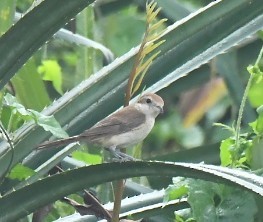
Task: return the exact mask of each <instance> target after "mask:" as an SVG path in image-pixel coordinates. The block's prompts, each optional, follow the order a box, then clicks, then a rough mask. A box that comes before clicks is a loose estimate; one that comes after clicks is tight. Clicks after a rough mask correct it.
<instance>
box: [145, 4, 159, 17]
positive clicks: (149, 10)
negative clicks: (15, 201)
mask: <svg viewBox="0 0 263 222" xmlns="http://www.w3.org/2000/svg"><path fill="white" fill-rule="evenodd" d="M156 5H157V2H154V1H151V2H150V3H149V4H148V2H147V3H146V15H148V14H152V12H153V10H154V9H155V7H156Z"/></svg>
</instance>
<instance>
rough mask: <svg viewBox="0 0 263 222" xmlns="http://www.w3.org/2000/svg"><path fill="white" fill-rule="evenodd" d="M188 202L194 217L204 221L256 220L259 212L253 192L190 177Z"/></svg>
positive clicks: (245, 221)
mask: <svg viewBox="0 0 263 222" xmlns="http://www.w3.org/2000/svg"><path fill="white" fill-rule="evenodd" d="M244 200H246V201H244ZM188 202H189V203H190V205H191V208H192V210H193V215H194V217H195V218H196V219H197V221H202V222H206V221H207V222H213V221H215V222H231V221H242V222H247V221H254V217H255V214H256V213H257V206H256V203H255V200H254V198H253V195H252V194H250V193H248V192H244V191H241V190H239V189H237V188H233V187H228V186H226V185H220V184H216V183H210V182H205V181H200V180H193V179H189V198H188Z"/></svg>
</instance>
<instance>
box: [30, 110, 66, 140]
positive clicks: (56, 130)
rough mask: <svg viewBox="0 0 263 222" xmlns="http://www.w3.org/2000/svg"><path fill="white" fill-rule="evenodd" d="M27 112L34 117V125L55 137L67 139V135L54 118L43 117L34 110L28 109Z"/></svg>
mask: <svg viewBox="0 0 263 222" xmlns="http://www.w3.org/2000/svg"><path fill="white" fill-rule="evenodd" d="M29 111H30V112H31V113H32V114H33V115H34V119H35V121H36V123H37V124H38V125H39V126H41V127H43V129H44V130H45V131H49V132H51V133H52V134H53V135H54V136H55V137H58V138H67V137H68V134H67V133H66V132H65V130H63V129H62V128H61V126H60V124H59V123H58V121H57V120H56V119H55V117H54V116H45V115H43V114H42V113H39V112H37V111H35V110H32V109H29Z"/></svg>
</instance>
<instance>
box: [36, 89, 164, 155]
mask: <svg viewBox="0 0 263 222" xmlns="http://www.w3.org/2000/svg"><path fill="white" fill-rule="evenodd" d="M163 106H164V102H163V99H162V98H161V97H160V96H158V95H156V94H153V93H146V94H145V95H142V96H141V97H140V98H139V99H138V101H137V102H136V103H134V104H131V105H129V106H126V107H124V108H122V109H120V110H119V111H117V112H116V113H113V114H112V115H110V116H108V117H106V118H105V119H103V120H101V121H100V122H98V123H97V124H96V125H94V126H93V127H91V128H89V129H87V130H85V131H84V132H83V133H81V134H80V135H77V136H72V137H69V138H66V139H61V140H57V141H51V142H45V143H42V144H40V145H39V146H38V149H42V148H49V147H59V146H63V145H68V144H70V143H73V142H78V141H79V142H86V143H88V144H95V145H98V146H101V147H103V148H106V149H108V150H109V151H110V152H111V153H112V154H113V155H114V156H115V157H117V158H121V159H123V158H128V156H127V155H125V154H124V153H122V152H120V151H119V149H120V148H127V147H130V146H133V145H135V144H137V143H139V142H141V141H142V140H144V139H145V137H146V136H147V135H148V134H149V133H150V131H151V130H152V128H153V126H154V122H155V118H156V117H157V116H158V115H159V114H160V113H162V112H163Z"/></svg>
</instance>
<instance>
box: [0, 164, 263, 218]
mask: <svg viewBox="0 0 263 222" xmlns="http://www.w3.org/2000/svg"><path fill="white" fill-rule="evenodd" d="M237 173H239V174H240V176H238V175H236V174H237ZM217 174H218V175H217ZM160 175H162V176H163V177H166V176H169V177H175V176H184V177H192V178H197V177H198V178H202V179H205V180H209V181H213V182H221V183H226V184H229V185H230V184H231V185H233V186H235V187H239V188H242V190H243V193H244V190H248V191H250V192H253V194H255V195H257V197H258V198H261V199H263V188H262V187H261V184H260V183H261V181H262V178H261V177H259V176H256V175H254V174H252V173H251V172H246V171H244V170H238V171H237V170H233V169H229V168H226V167H218V166H212V165H205V164H187V163H164V162H152V161H149V162H143V161H135V162H121V163H104V164H97V165H92V166H87V167H81V168H78V169H74V170H69V171H66V172H63V173H60V174H56V175H53V176H51V177H47V178H45V179H43V180H39V181H37V182H36V183H33V184H30V185H28V186H25V187H23V188H21V189H18V190H16V191H14V192H11V193H9V194H8V195H5V196H3V197H1V198H0V205H1V208H0V220H1V221H17V219H18V218H21V217H23V216H26V215H27V214H29V213H30V212H34V211H35V210H36V209H38V208H39V207H41V206H45V205H47V204H49V203H51V202H54V201H55V200H58V199H60V198H62V197H64V196H67V195H69V194H71V193H74V192H77V191H80V190H82V189H86V188H88V187H93V186H96V185H98V184H101V183H105V182H109V181H114V180H118V179H121V178H122V179H124V178H131V177H138V176H155V177H156V176H157V177H158V178H159V177H160ZM51 188H52V189H51ZM244 196H245V195H244ZM245 197H246V198H247V196H245ZM240 198H243V194H242V195H241V194H240ZM17 202H19V204H17V205H16V207H15V208H14V204H15V203H17ZM248 204H250V201H249V199H248ZM251 206H253V205H251ZM237 207H238V206H237ZM248 209H250V207H248ZM253 212H254V210H251V214H252V213H253ZM241 213H242V212H241ZM248 214H250V213H248Z"/></svg>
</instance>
